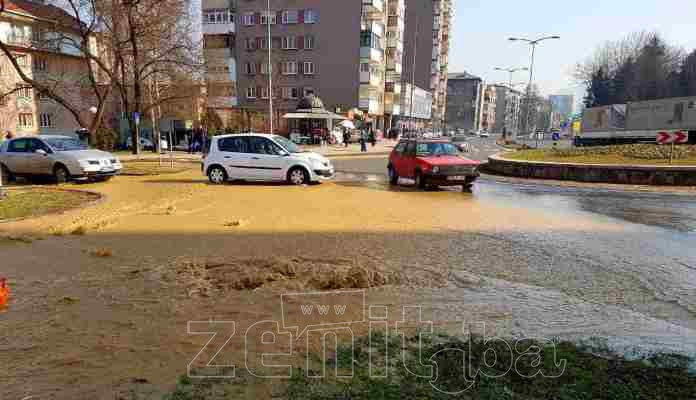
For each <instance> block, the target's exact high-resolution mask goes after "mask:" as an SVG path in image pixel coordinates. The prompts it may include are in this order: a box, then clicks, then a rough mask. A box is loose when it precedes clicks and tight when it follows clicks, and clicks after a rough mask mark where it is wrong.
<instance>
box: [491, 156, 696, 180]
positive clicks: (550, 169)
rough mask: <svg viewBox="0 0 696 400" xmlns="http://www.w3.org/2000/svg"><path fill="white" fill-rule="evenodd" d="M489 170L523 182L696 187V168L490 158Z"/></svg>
mask: <svg viewBox="0 0 696 400" xmlns="http://www.w3.org/2000/svg"><path fill="white" fill-rule="evenodd" d="M486 170H487V171H491V172H493V173H495V174H499V175H503V176H512V177H517V178H523V179H552V180H558V181H576V182H584V183H609V184H622V185H652V186H679V187H692V186H696V166H682V165H676V166H675V165H618V164H580V163H555V162H547V161H522V160H511V159H507V158H505V157H503V153H498V154H496V155H493V156H490V157H488V163H487V164H486Z"/></svg>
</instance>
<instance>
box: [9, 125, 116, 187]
mask: <svg viewBox="0 0 696 400" xmlns="http://www.w3.org/2000/svg"><path fill="white" fill-rule="evenodd" d="M121 168H122V166H121V162H120V161H119V159H118V158H117V157H116V156H114V155H113V154H111V153H108V152H105V151H101V150H93V149H89V148H88V147H87V146H86V145H85V144H83V143H82V142H80V141H79V140H78V139H77V138H75V137H71V136H58V135H45V136H34V137H21V138H16V139H11V140H7V141H4V142H2V143H1V144H0V169H2V174H3V178H4V179H7V180H11V179H13V178H14V177H15V176H27V177H31V176H51V177H53V179H54V180H55V181H56V182H57V183H64V182H67V181H69V180H72V179H90V180H108V179H109V178H111V177H112V176H114V175H117V174H118V173H120V172H121Z"/></svg>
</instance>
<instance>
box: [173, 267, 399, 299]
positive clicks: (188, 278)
mask: <svg viewBox="0 0 696 400" xmlns="http://www.w3.org/2000/svg"><path fill="white" fill-rule="evenodd" d="M174 271H176V281H177V283H178V284H179V285H181V286H183V287H185V288H186V290H187V293H188V295H189V296H203V297H207V296H210V295H212V294H214V293H221V292H222V293H225V292H229V291H235V290H237V291H243V290H255V289H258V288H270V289H314V290H338V289H367V288H373V287H380V286H385V285H390V284H398V283H399V282H400V280H401V279H400V277H399V276H398V275H397V274H394V273H389V272H385V271H383V270H380V269H377V268H375V267H371V266H367V265H363V264H360V263H358V262H357V261H353V260H346V259H335V260H312V259H305V258H271V259H233V260H215V259H207V260H184V261H180V262H179V263H177V264H176V266H175V268H174Z"/></svg>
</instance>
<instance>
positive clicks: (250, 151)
mask: <svg viewBox="0 0 696 400" xmlns="http://www.w3.org/2000/svg"><path fill="white" fill-rule="evenodd" d="M203 171H204V173H205V174H206V175H207V176H208V179H210V182H211V183H213V184H216V185H219V184H222V183H224V182H226V181H230V180H236V179H240V180H251V181H287V182H289V183H291V184H293V185H303V184H308V183H310V182H317V181H320V180H323V179H331V178H333V175H334V167H333V165H332V164H331V161H329V160H328V159H327V158H326V157H324V156H322V155H320V154H317V153H312V152H305V151H302V150H301V149H300V148H299V147H298V146H297V145H296V144H295V143H293V142H291V141H290V140H288V139H286V138H284V137H282V136H278V135H266V134H255V133H251V134H240V135H222V136H214V137H213V139H212V141H211V143H210V149H209V150H208V153H207V154H205V155H204V159H203Z"/></svg>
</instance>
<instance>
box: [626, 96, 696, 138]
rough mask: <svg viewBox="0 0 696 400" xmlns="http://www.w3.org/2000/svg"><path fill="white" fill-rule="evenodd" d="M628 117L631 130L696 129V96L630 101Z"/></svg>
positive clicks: (628, 125)
mask: <svg viewBox="0 0 696 400" xmlns="http://www.w3.org/2000/svg"><path fill="white" fill-rule="evenodd" d="M627 118H628V123H627V129H630V130H660V129H672V130H673V129H683V130H696V97H677V98H671V99H661V100H650V101H639V102H634V103H629V104H628V110H627Z"/></svg>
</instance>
